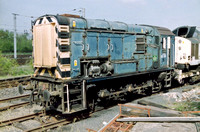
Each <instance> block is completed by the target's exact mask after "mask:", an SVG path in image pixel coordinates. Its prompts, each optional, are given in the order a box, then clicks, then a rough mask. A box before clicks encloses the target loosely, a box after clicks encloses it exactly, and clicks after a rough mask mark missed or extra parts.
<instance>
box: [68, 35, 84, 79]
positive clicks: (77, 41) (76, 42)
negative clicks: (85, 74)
mask: <svg viewBox="0 0 200 132" xmlns="http://www.w3.org/2000/svg"><path fill="white" fill-rule="evenodd" d="M82 36H83V32H71V52H72V55H71V60H70V61H71V77H72V78H74V77H76V76H78V75H79V74H80V69H81V68H80V57H82V56H83V47H84V46H83V45H84V43H85V42H84V41H83V37H82Z"/></svg>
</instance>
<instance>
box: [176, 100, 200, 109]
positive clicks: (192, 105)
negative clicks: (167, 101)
mask: <svg viewBox="0 0 200 132" xmlns="http://www.w3.org/2000/svg"><path fill="white" fill-rule="evenodd" d="M173 108H174V109H175V110H178V111H199V110H200V102H192V101H184V102H179V103H174V106H173Z"/></svg>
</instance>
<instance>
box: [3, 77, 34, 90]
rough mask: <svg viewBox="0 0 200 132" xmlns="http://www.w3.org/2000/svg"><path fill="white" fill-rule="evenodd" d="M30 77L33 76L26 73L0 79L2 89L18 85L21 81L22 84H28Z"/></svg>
mask: <svg viewBox="0 0 200 132" xmlns="http://www.w3.org/2000/svg"><path fill="white" fill-rule="evenodd" d="M30 78H31V76H30V75H26V76H19V77H12V78H6V79H0V89H2V88H11V87H17V86H18V84H19V83H21V84H22V85H27V84H28V82H29V81H30Z"/></svg>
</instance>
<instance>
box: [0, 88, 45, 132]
mask: <svg viewBox="0 0 200 132" xmlns="http://www.w3.org/2000/svg"><path fill="white" fill-rule="evenodd" d="M25 94H30V91H24V94H23V95H25ZM19 95H20V94H19V93H18V89H17V87H14V88H4V89H1V90H0V99H5V98H9V97H14V96H19ZM25 101H28V98H24V99H19V100H15V101H10V102H5V103H1V104H0V107H3V106H8V105H13V104H17V103H21V102H25ZM41 108H42V107H40V106H38V105H34V104H33V105H32V106H30V105H28V106H25V107H20V108H16V109H9V110H5V111H1V112H0V121H3V120H8V119H12V118H16V117H21V116H24V115H28V114H33V113H35V112H37V111H39V110H41ZM38 124H39V125H40V123H39V122H37V121H34V120H28V121H25V122H22V123H18V124H14V125H12V126H6V127H2V128H0V131H2V132H22V131H23V130H22V129H20V128H23V129H26V128H28V129H30V128H32V127H36V126H38ZM14 126H17V128H16V127H14ZM31 126H32V127H31Z"/></svg>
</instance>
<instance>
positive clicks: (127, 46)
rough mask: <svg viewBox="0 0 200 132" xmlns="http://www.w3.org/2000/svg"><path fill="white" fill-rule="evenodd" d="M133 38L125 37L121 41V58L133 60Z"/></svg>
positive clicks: (134, 44)
mask: <svg viewBox="0 0 200 132" xmlns="http://www.w3.org/2000/svg"><path fill="white" fill-rule="evenodd" d="M135 38H136V37H135V36H134V35H125V36H124V39H123V58H124V59H133V53H134V52H135V48H136V47H135V46H136V43H135Z"/></svg>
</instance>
